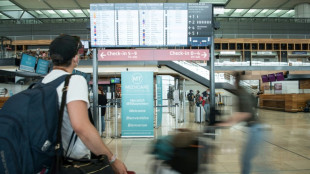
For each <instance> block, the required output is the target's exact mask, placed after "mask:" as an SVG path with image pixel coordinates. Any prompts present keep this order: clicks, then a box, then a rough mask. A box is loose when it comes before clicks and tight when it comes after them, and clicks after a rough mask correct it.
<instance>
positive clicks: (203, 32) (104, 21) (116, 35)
mask: <svg viewBox="0 0 310 174" xmlns="http://www.w3.org/2000/svg"><path fill="white" fill-rule="evenodd" d="M90 16H91V18H90V22H91V25H90V26H91V46H92V47H161V46H191V45H195V46H199V45H206V44H210V42H207V40H208V38H209V40H210V36H211V33H212V5H211V4H208V3H199V4H198V3H109V4H90Z"/></svg>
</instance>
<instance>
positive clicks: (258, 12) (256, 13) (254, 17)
mask: <svg viewBox="0 0 310 174" xmlns="http://www.w3.org/2000/svg"><path fill="white" fill-rule="evenodd" d="M263 10H264V9H261V10H260V11H259V12H258V13H256V15H255V16H253V17H254V18H255V17H256V16H257V15H259V14H260V12H262V11H263Z"/></svg>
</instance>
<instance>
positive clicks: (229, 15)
mask: <svg viewBox="0 0 310 174" xmlns="http://www.w3.org/2000/svg"><path fill="white" fill-rule="evenodd" d="M236 10H237V9H234V10H233V11H231V12H230V13H229V14H227V16H228V17H231V15H232V14H233V13H234V12H235V11H236Z"/></svg>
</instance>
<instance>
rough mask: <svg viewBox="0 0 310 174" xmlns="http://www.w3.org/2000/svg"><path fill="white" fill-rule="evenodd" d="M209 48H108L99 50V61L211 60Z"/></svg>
mask: <svg viewBox="0 0 310 174" xmlns="http://www.w3.org/2000/svg"><path fill="white" fill-rule="evenodd" d="M209 57H210V56H209V50H208V49H203V50H173V49H171V50H160V49H156V50H155V49H154V50H153V49H146V50H133V49H108V50H99V51H98V61H152V60H160V61H174V60H209Z"/></svg>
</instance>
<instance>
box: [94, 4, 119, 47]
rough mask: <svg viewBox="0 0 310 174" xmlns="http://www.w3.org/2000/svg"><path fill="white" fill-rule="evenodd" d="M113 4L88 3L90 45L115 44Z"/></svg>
mask: <svg viewBox="0 0 310 174" xmlns="http://www.w3.org/2000/svg"><path fill="white" fill-rule="evenodd" d="M114 12H115V11H114V4H90V15H91V18H90V19H91V20H90V23H91V24H90V26H91V46H92V47H104V46H115V45H116V42H115V18H114V16H115V15H114Z"/></svg>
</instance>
